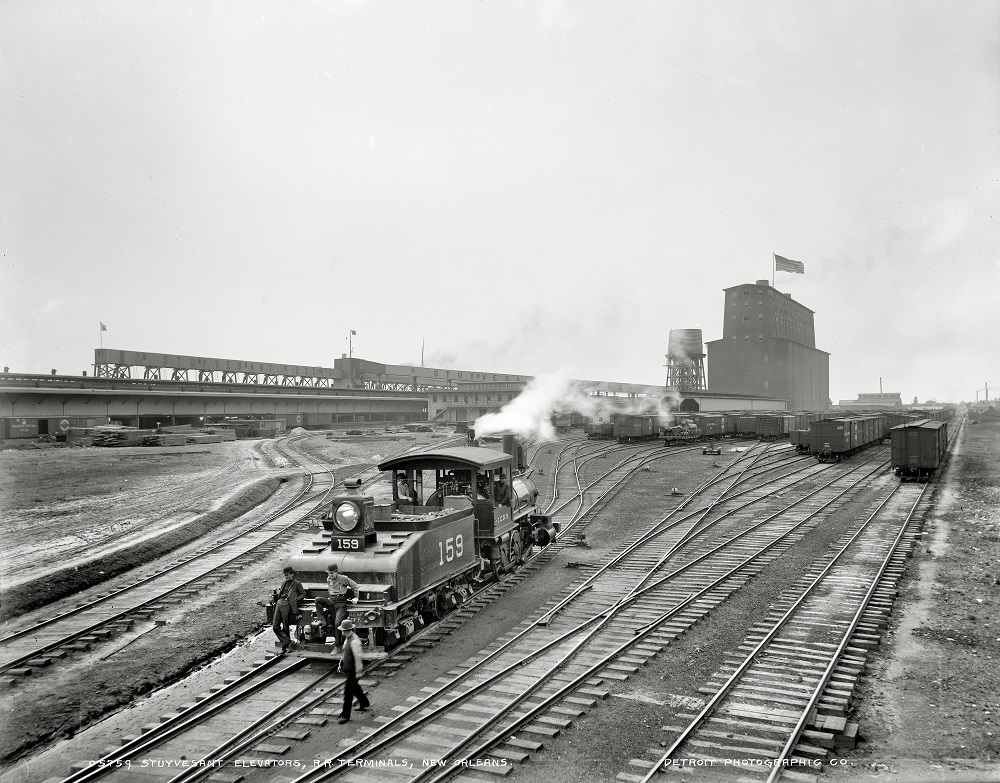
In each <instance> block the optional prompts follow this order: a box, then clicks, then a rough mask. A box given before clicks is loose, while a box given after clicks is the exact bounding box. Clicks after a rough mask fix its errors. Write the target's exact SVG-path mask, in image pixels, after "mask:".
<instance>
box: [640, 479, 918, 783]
mask: <svg viewBox="0 0 1000 783" xmlns="http://www.w3.org/2000/svg"><path fill="white" fill-rule="evenodd" d="M898 489H899V487H898V486H896V487H894V488H893V489H892V491H891V492H890V493H889V494H888V495H887V496H886V497H885V498H884V499H883V500H882V501H881V502H880V503H879V505H878V506H877V507H876V509H875V511H873V512H872V514H871V515H870V516H869V517H868V519H866V520H865V521H864V522H863V523H862V525H861V526H860V527H859V529H858V530H857V531H856V532H855V533H854V534H853V535H852V536H851V538H850V539H849V540H848V541H847V543H846V544H844V545H843V546H842V547H840V549H839V550H838V551H837V552H836V553H835V554H834V556H833V558H832V559H831V561H830V562H829V563H828V564H827V565H826V567H824V569H823V570H822V571H821V572H820V574H819V575H818V576H817V577H815V578H814V579H813V580H812V581H811V582H810V583H809V585H807V586H806V587H805V588H804V589H803V590H802V591H801V594H800V595H799V596H798V598H797V599H796V600H795V602H794V603H793V604H792V606H791V607H790V608H789V609H788V610H787V611H786V612H785V613H784V614H783V615H782V617H781V618H779V619H778V620H777V621H776V622H775V624H774V627H773V628H771V630H770V631H768V632H767V633H766V634H765V635H764V637H763V638H762V639H761V640H760V642H758V643H757V644H756V645H755V646H754V648H753V649H752V650H751V651H750V652H749V653H746V654H745V655H744V660H743V661H742V662H741V663H740V664H739V665H738V666H737V667H736V669H735V670H734V671H733V673H732V674H731V675H730V676H729V677H728V678H727V680H726V682H724V683H723V684H722V685H721V686H720V687H719V689H718V691H717V692H716V693H715V694H714V695H713V696H712V698H711V699H709V700H708V702H707V703H706V704H705V706H704V707H703V708H702V709H701V711H700V712H699V713H698V714H697V715H696V716H695V717H694V718H693V719H692V720H691V721H690V722H689V724H688V726H687V727H686V728H685V729H684V731H683V732H681V734H680V736H678V737H677V739H676V740H675V741H674V742H673V743H672V744H671V745H670V747H669V748H667V750H666V751H664V752H663V753H662V754H661V756H660V757H659V759H658V760H657V761H656V762H655V764H654V765H653V767H652V768H651V769H650V770H649V771H648V772H647V774H646V775H644V776H643V778H642V783H648V781H650V780H651V779H652V778H653V777H654V776H655V775H656V774H657V773H658V772H660V771H661V769H662V768H663V766H664V764H665V763H666V762H667V761H668V760H669V759H670V758H671V756H673V755H674V753H676V752H677V749H678V748H679V747H680V746H681V745H683V744H684V742H686V741H687V740H688V739H689V738H690V736H691V735H692V734H693V733H694V732H695V731H696V730H697V729H698V728H699V727H700V726H701V724H702V723H704V721H705V720H706V719H707V718H708V716H709V715H711V714H712V713H713V712H715V710H716V707H717V706H718V704H719V703H720V702H721V701H723V700H724V699H725V697H726V696H727V695H728V694H729V692H730V691H731V690H732V688H733V686H734V685H735V683H736V682H737V681H738V680H739V679H740V677H741V676H742V675H743V674H744V673H745V672H746V670H747V669H748V668H749V667H750V665H751V664H752V663H753V662H754V659H755V658H756V657H757V655H758V654H759V653H760V652H761V650H762V649H764V647H766V646H767V645H768V644H769V643H770V642H771V641H772V640H773V639H774V637H775V636H777V634H778V633H779V631H780V630H781V629H782V628H783V627H784V625H785V623H786V622H787V621H788V619H789V618H790V617H791V616H792V615H793V614H794V613H795V612H796V610H798V609H799V608H800V607H801V605H802V604H803V603H804V602H805V600H806V599H807V598H808V597H809V596H810V595H811V593H812V592H813V590H815V588H816V587H817V585H818V584H819V583H820V581H822V579H823V578H825V577H826V576H827V574H828V573H829V572H830V570H831V569H832V568H833V566H834V565H836V564H837V562H838V561H839V560H840V558H841V557H843V555H844V553H845V552H846V551H847V549H848V547H849V546H851V545H852V544H853V543H854V542H855V541H856V540H857V539H858V538H859V537H860V536H861V534H862V533H863V532H864V531H865V530H866V529H867V527H868V525H869V524H870V523H871V521H872V520H873V519H874V518H875V517H876V516H877V515H878V513H879V511H880V510H881V509H882V508H883V507H884V506H885V505H886V504H887V503H888V502H889V500H891V499H892V497H893V495H894V494H895V493H896V492H897V491H898ZM921 494H922V493H921ZM915 507H916V506H915V505H914V508H915ZM908 522H909V517H908V518H907V522H906V523H904V524H903V526H902V531H905V529H906V524H908ZM902 531H901V532H902ZM898 540H899V539H898V538H897V543H898ZM894 552H895V547H893V549H892V550H891V551H890V553H889V554H890V556H891V555H892V554H894ZM883 572H884V567H883V568H882V569H880V570H879V575H881V574H882V573H883ZM874 583H875V585H876V586H877V584H878V580H877V579H876V580H874ZM851 633H853V629H852V631H851ZM847 639H848V640H849V639H850V635H848V636H847ZM843 646H846V643H845V644H844V645H843ZM840 650H842V647H838V653H837V657H838V658H839V655H840V652H839V651H840ZM835 663H836V658H835V659H834V664H835ZM830 670H831V671H832V667H831V669H830ZM820 692H821V693H822V689H821V691H820ZM809 712H811V708H810V710H809V711H807V712H806V717H808V714H809ZM793 745H794V743H793Z"/></svg>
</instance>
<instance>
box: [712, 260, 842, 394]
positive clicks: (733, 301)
mask: <svg viewBox="0 0 1000 783" xmlns="http://www.w3.org/2000/svg"><path fill="white" fill-rule="evenodd" d="M725 295H726V305H725V320H724V322H723V328H722V339H721V340H712V341H710V342H709V343H708V389H709V391H711V392H713V393H719V392H722V393H730V394H753V395H760V396H764V397H777V398H780V399H784V400H787V401H788V409H789V410H811V411H823V410H827V408H829V405H830V354H829V353H827V352H826V351H821V350H819V349H818V348H817V347H816V331H815V327H814V325H813V311H812V310H810V309H809V308H808V307H806V306H805V305H802V304H799V303H798V302H796V301H795V300H794V299H792V297H791V294H784V293H782V292H781V291H778V290H777V289H776V288H773V287H772V286H771V285H770V283H768V281H767V280H758V281H757V282H756V283H744V284H742V285H735V286H732V287H730V288H727V289H725Z"/></svg>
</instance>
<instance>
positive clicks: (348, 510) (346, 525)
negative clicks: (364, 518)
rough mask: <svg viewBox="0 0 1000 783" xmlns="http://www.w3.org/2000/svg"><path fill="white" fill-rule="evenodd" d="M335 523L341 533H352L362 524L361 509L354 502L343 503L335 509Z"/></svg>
mask: <svg viewBox="0 0 1000 783" xmlns="http://www.w3.org/2000/svg"><path fill="white" fill-rule="evenodd" d="M333 524H334V527H336V528H337V530H339V531H340V532H341V533H351V532H353V531H354V529H355V528H356V527H358V525H360V524H361V509H359V508H358V507H357V506H356V505H355V504H354V503H341V504H340V505H339V506H337V507H336V508H335V509H334V511H333Z"/></svg>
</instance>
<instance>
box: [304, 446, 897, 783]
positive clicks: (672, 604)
mask: <svg viewBox="0 0 1000 783" xmlns="http://www.w3.org/2000/svg"><path fill="white" fill-rule="evenodd" d="M883 468H884V466H879V467H878V468H876V469H875V470H882V469H883ZM821 472H825V471H821ZM853 472H854V471H848V472H844V471H837V473H836V474H835V475H836V476H837V478H835V479H834V480H833V481H831V482H829V483H828V486H830V485H832V484H833V483H835V482H837V481H839V482H840V483H841V484H842V485H844V486H841V487H840V488H839V496H841V497H843V496H845V495H847V494H849V493H850V491H851V490H852V489H853V488H855V487H856V486H857V485H859V484H860V483H862V482H863V481H865V479H866V478H867V475H864V476H860V477H857V476H855V477H854V478H853V479H851V478H850V473H853ZM819 491H821V489H816V490H815V491H814V492H813V493H807V496H808V495H810V494H815V492H819ZM801 502H804V498H803V499H800V500H798V501H795V503H801ZM832 502H833V500H832V499H831V500H830V501H829V502H828V503H827V504H826V505H830V504H831V503H832ZM781 516H782V515H780V514H775V515H774V518H773V519H771V520H768V521H766V522H762V523H761V525H769V526H770V530H769V531H768V533H767V535H765V534H764V531H762V530H761V529H760V527H758V528H757V529H756V530H754V531H748V533H747V534H746V535H745V536H741V537H740V543H739V547H740V549H739V551H737V548H736V547H734V546H733V545H732V542H730V545H729V546H726V547H720V549H723V548H724V549H725V552H724V553H723V554H721V555H718V554H717V556H715V557H714V558H706V557H701V558H698V559H697V560H696V561H692V562H691V563H689V564H688V565H687V566H685V567H682V568H679V569H677V570H675V571H674V572H672V573H671V574H668V575H666V576H664V577H660V578H658V579H656V580H655V581H653V582H651V583H649V584H645V585H641V584H639V581H638V580H636V581H631V580H630V579H629V577H628V575H627V574H626V575H624V576H623V573H622V572H621V571H620V570H618V569H616V568H615V567H616V566H617V565H620V564H621V563H622V562H623V561H625V560H626V558H628V557H630V556H631V555H633V554H634V553H635V551H636V548H637V547H636V546H635V545H634V543H635V542H633V544H630V545H626V546H625V547H624V548H623V551H622V552H621V553H619V555H618V556H617V557H616V558H612V561H611V562H610V563H608V564H607V565H606V566H605V567H604V568H603V569H602V570H603V574H602V575H601V577H600V578H599V579H594V578H591V579H588V580H587V582H588V584H581V585H579V586H577V587H575V588H573V589H572V590H571V591H570V592H571V593H573V594H574V595H573V599H572V601H566V600H565V598H563V599H560V600H559V601H556V602H553V603H552V604H551V605H549V606H545V607H543V608H542V609H541V610H540V611H539V613H538V614H537V615H536V616H535V617H533V618H532V619H530V620H528V621H526V622H525V623H523V624H522V627H521V628H519V629H518V631H516V632H515V633H513V634H509V635H508V636H506V637H502V638H501V640H499V641H498V642H497V644H496V645H494V646H493V647H491V648H487V649H486V650H484V651H483V652H482V653H481V655H479V656H476V657H475V658H474V659H471V660H469V661H467V662H466V664H464V665H463V666H462V667H460V669H457V670H453V671H452V672H449V676H450V677H451V679H447V681H445V682H442V683H441V686H440V687H439V688H437V689H432V688H427V689H425V691H426V690H430V691H433V692H431V693H429V694H428V695H427V696H426V698H424V699H422V700H419V702H418V703H417V704H415V705H413V706H412V707H410V708H409V709H407V710H406V711H405V712H402V713H401V714H400V715H399V716H397V717H396V718H393V719H392V720H390V721H388V722H387V723H385V724H384V725H383V726H381V727H379V728H377V729H375V730H374V731H373V732H372V733H371V734H370V735H368V736H366V737H363V738H360V739H358V740H357V741H356V742H354V743H352V744H351V746H350V747H348V748H345V749H344V750H343V751H342V752H340V753H338V754H336V755H334V756H331V757H329V758H326V759H322V760H321V761H322V763H321V764H320V765H319V766H318V767H317V768H316V769H314V770H310V771H308V772H305V773H304V774H303V775H301V776H300V777H298V778H296V780H297V781H302V782H303V783H304V782H305V781H316V780H329V779H334V778H340V777H343V779H346V780H357V781H361V780H377V779H379V778H378V774H380V773H379V769H380V768H381V769H382V770H383V771H384V769H388V768H391V769H392V772H393V778H394V779H395V777H396V776H397V775H399V776H401V777H405V778H406V779H408V780H419V781H428V780H434V781H438V780H444V779H449V778H452V777H454V778H456V779H458V780H464V779H473V778H472V777H467V776H469V775H473V773H471V772H470V770H472V769H475V768H477V767H479V768H486V767H490V768H494V771H495V768H501V767H505V766H507V765H509V764H514V763H517V762H518V761H521V760H523V759H525V758H527V755H528V754H529V753H530V752H532V751H533V750H536V749H537V748H538V747H540V746H541V744H542V743H543V742H544V741H545V738H546V737H551V736H554V735H556V734H558V733H559V731H560V730H561V729H562V728H565V727H566V726H568V725H570V723H571V722H572V720H573V719H574V718H575V717H577V716H579V715H581V714H583V712H584V711H585V710H586V709H588V708H589V707H591V706H593V705H594V704H595V703H596V701H597V700H599V699H600V698H602V697H603V696H605V695H606V691H604V690H603V689H602V688H601V685H602V684H603V683H605V682H607V681H608V680H623V679H626V678H627V677H628V676H629V675H630V674H631V673H632V672H634V671H636V670H638V668H639V667H641V666H642V665H643V663H644V662H645V661H646V660H647V659H648V658H649V657H651V656H653V655H655V654H656V653H657V652H658V651H659V650H660V649H661V648H662V645H663V644H665V643H668V642H669V640H670V639H672V638H675V637H676V635H677V634H678V633H681V632H683V630H684V628H686V627H689V626H690V625H691V624H693V623H694V622H696V621H697V620H698V619H699V618H700V617H701V616H703V615H704V614H705V613H707V612H708V611H710V610H711V608H712V607H714V606H715V605H717V604H718V603H719V602H721V601H722V600H724V598H725V596H726V595H728V594H729V593H731V592H732V591H734V590H735V589H738V586H739V584H740V583H741V581H745V580H746V579H749V578H750V577H751V576H752V575H753V574H754V573H756V572H757V571H759V570H760V569H761V568H762V567H764V565H766V563H767V562H770V561H771V560H773V559H774V557H777V556H778V554H780V552H782V551H784V550H785V549H787V547H788V546H790V545H791V543H793V542H794V541H795V540H797V538H800V537H801V535H802V534H804V532H805V530H807V529H808V528H809V527H810V523H811V524H812V525H815V524H816V523H817V522H818V520H819V519H820V518H821V516H820V513H819V511H818V510H817V511H814V512H811V513H809V514H806V515H804V516H803V518H801V519H795V520H790V519H788V518H787V517H785V518H783V519H782V518H780V517H781ZM653 541H656V542H658V543H657V544H656V546H662V537H660V536H658V535H656V531H649V533H647V540H646V541H644V542H642V544H641V545H642V546H650V545H653V544H651V542H653ZM625 550H628V551H625ZM734 560H735V561H736V564H735V565H734V564H733V563H734ZM611 626H613V627H614V630H613V632H612V631H610V630H609V628H610V627H611ZM628 631H631V632H632V635H631V636H630V635H629V633H628ZM401 706H402V705H401ZM459 726H461V727H463V728H462V730H459V729H458V727H459ZM400 760H403V761H409V762H412V764H411V765H409V766H405V765H404V766H400V765H399V762H400ZM383 779H384V778H383ZM477 779H478V778H477Z"/></svg>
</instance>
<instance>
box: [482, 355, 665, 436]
mask: <svg viewBox="0 0 1000 783" xmlns="http://www.w3.org/2000/svg"><path fill="white" fill-rule="evenodd" d="M679 403H680V397H679V395H678V394H677V392H675V391H672V390H667V389H664V392H663V394H662V395H648V396H645V397H595V396H593V395H590V394H587V393H585V392H584V391H583V390H582V389H580V388H579V387H578V386H577V385H576V384H575V383H574V381H573V380H572V379H571V378H570V377H569V376H568V374H567V373H566V372H565V371H563V370H560V371H557V372H554V373H549V374H546V375H538V376H536V377H534V378H532V379H531V380H530V381H529V382H528V384H527V385H526V386H525V387H524V390H523V391H522V392H521V393H520V394H519V395H518V396H517V397H515V398H514V399H513V400H511V401H510V402H509V403H507V404H506V405H504V406H503V407H502V408H501V409H500V411H499V412H497V413H485V414H483V415H482V416H480V417H479V418H478V419H476V422H475V424H473V425H472V427H473V429H474V430H475V432H476V436H477V437H480V436H483V435H498V434H501V433H509V434H515V435H519V436H520V437H522V438H536V439H538V440H542V441H547V440H554V439H555V428H554V427H553V426H552V414H554V413H579V414H582V415H584V416H589V417H591V418H594V419H597V420H605V421H606V420H607V418H608V417H609V416H610V415H611V413H637V414H641V413H647V414H657V415H658V416H659V417H660V424H661V425H663V426H669V424H670V422H671V421H672V420H673V416H672V414H671V410H672V409H673V408H676V406H677V405H678V404H679Z"/></svg>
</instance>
